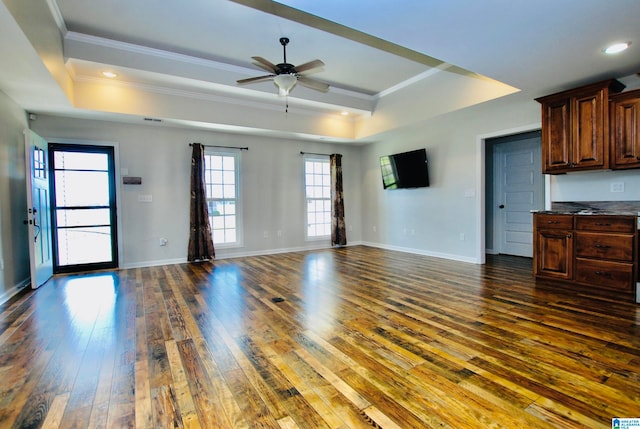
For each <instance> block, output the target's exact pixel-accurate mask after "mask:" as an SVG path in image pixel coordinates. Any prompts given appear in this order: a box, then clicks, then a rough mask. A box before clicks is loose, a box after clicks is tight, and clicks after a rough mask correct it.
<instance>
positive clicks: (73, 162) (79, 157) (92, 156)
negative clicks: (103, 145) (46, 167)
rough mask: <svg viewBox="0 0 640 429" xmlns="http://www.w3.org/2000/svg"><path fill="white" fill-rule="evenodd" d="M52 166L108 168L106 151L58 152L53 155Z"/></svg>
mask: <svg viewBox="0 0 640 429" xmlns="http://www.w3.org/2000/svg"><path fill="white" fill-rule="evenodd" d="M53 168H54V169H56V170H58V169H59V170H102V171H107V170H108V169H109V158H108V156H107V154H106V153H87V152H58V151H56V152H55V153H54V156H53Z"/></svg>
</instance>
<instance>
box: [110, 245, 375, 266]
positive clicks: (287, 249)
mask: <svg viewBox="0 0 640 429" xmlns="http://www.w3.org/2000/svg"><path fill="white" fill-rule="evenodd" d="M362 244H364V243H363V242H361V241H357V242H353V243H349V244H347V247H348V246H358V245H362ZM323 249H331V245H329V244H327V243H326V242H322V243H320V242H319V243H318V244H317V245H312V246H298V247H282V248H279V249H265V250H256V251H251V252H241V251H240V252H234V251H229V252H225V250H224V249H222V250H218V251H217V253H218V255H217V256H216V260H220V259H233V258H247V257H251V256H264V255H277V254H279V253H292V252H305V251H309V250H323ZM187 262H188V261H187V258H180V259H163V260H156V261H141V262H131V263H128V264H124V265H123V266H122V269H131V268H144V267H157V266H159V265H175V264H186V263H187Z"/></svg>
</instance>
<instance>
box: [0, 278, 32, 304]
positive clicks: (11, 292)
mask: <svg viewBox="0 0 640 429" xmlns="http://www.w3.org/2000/svg"><path fill="white" fill-rule="evenodd" d="M30 284H31V279H30V278H26V279H24V280H22V281H21V282H20V283H18V284H17V285H15V286H13V287H12V288H10V289H8V290H6V291H5V292H4V293H3V294H2V295H0V304H4V303H5V302H7V301H9V300H10V299H11V298H13V297H14V296H16V295H17V294H18V293H20V292H21V291H22V290H23V289H24V288H26V287H28V286H29V285H30Z"/></svg>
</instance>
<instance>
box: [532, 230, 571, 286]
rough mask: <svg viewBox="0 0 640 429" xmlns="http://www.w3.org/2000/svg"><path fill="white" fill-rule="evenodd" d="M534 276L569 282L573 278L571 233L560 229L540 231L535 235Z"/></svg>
mask: <svg viewBox="0 0 640 429" xmlns="http://www.w3.org/2000/svg"><path fill="white" fill-rule="evenodd" d="M535 241H536V252H535V254H534V255H536V256H537V258H535V259H536V263H535V275H536V276H544V277H547V278H555V279H563V280H570V279H572V278H573V233H572V232H571V231H568V230H562V229H558V230H555V229H541V230H538V232H537V235H536V240H535Z"/></svg>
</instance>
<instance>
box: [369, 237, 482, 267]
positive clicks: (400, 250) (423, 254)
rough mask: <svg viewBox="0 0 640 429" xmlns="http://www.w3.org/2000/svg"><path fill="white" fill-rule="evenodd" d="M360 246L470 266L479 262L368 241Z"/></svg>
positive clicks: (462, 257) (472, 259)
mask: <svg viewBox="0 0 640 429" xmlns="http://www.w3.org/2000/svg"><path fill="white" fill-rule="evenodd" d="M362 244H363V245H364V246H371V247H377V248H379V249H385V250H394V251H397V252H404V253H413V254H414V255H422V256H431V257H433V258H440V259H449V260H452V261H459V262H467V263H470V264H480V261H478V259H476V258H469V257H466V256H460V255H453V254H450V253H440V252H429V251H426V250H422V249H414V248H411V247H400V246H390V245H388V244H380V243H372V242H368V241H364V242H362Z"/></svg>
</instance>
